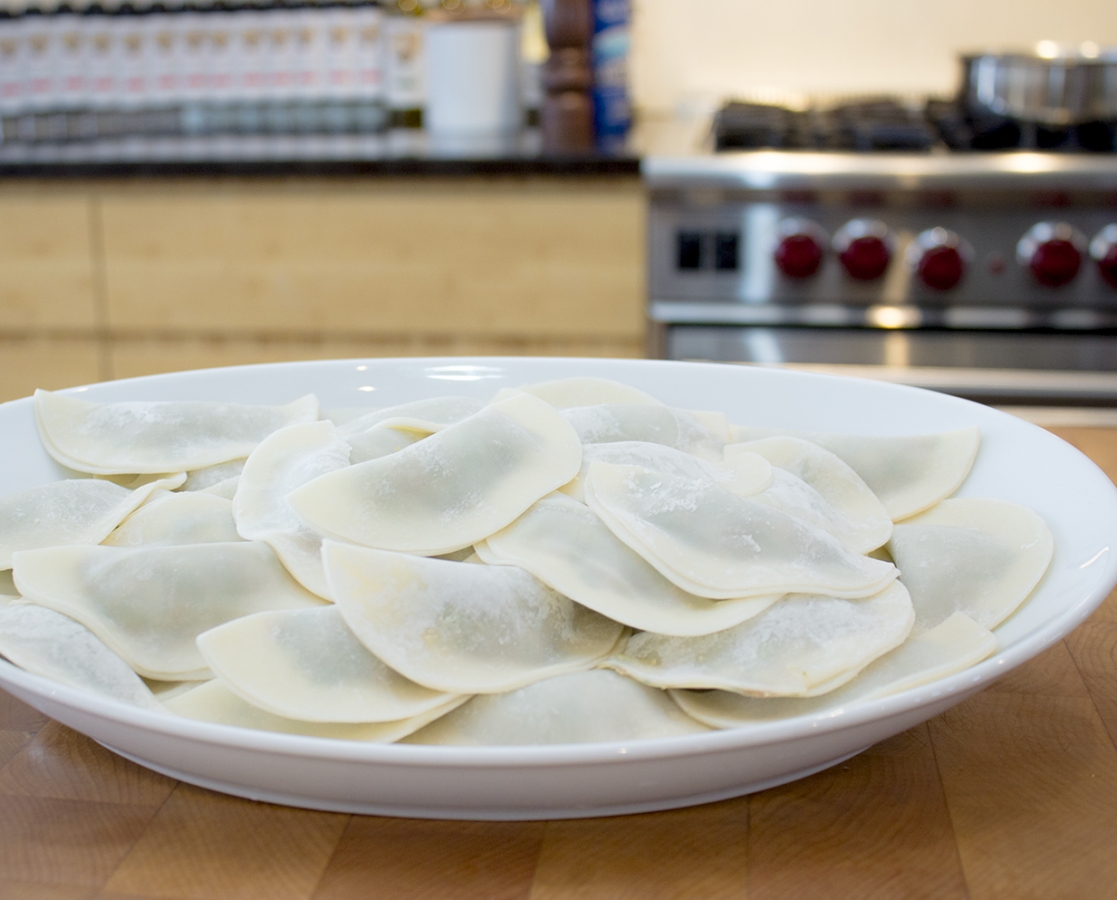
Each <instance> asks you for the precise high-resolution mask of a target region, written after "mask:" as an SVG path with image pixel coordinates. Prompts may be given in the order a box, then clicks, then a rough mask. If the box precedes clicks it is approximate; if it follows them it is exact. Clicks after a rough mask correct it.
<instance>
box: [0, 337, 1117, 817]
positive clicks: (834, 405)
mask: <svg viewBox="0 0 1117 900" xmlns="http://www.w3.org/2000/svg"><path fill="white" fill-rule="evenodd" d="M572 375H596V376H601V377H605V378H612V379H615V380H618V381H623V382H625V383H627V384H631V385H633V386H635V387H638V388H641V389H643V390H645V391H647V392H649V393H651V394H653V395H654V396H656V397H658V398H660V399H661V400H663V401H664V402H666V403H668V404H671V405H673V406H679V407H685V408H689V409H708V410H720V411H722V412H725V413H726V414H727V415H728V416H729V419H730V421H731V422H734V423H737V424H754V425H762V426H774V427H786V428H794V429H802V430H810V431H836V432H850V433H861V434H920V433H927V432H934V431H945V430H950V429H955V428H962V427H966V426H970V425H979V426H980V427H981V430H982V448H981V452H980V454H979V456H978V460H977V463H976V464H975V466H974V469H973V472H972V473H971V475H970V477H969V478H968V479H967V481H966V483H965V485H963V487H962V489H961V490H960V491H959V496H979V497H994V498H1001V499H1006V500H1013V501H1016V502H1018V503H1023V504H1025V505H1027V506H1029V507H1031V508H1032V509H1034V510H1035V511H1036V512H1038V513H1039V514H1040V515H1042V516H1043V517H1044V519H1045V520H1046V521H1047V523H1048V525H1049V526H1050V527H1051V531H1052V533H1053V535H1054V539H1055V556H1054V560H1053V562H1052V564H1051V568H1050V569H1049V571H1048V572H1047V574H1046V576H1045V577H1044V579H1043V581H1042V582H1041V583H1040V585H1039V587H1038V588H1037V589H1036V591H1035V593H1034V594H1033V595H1032V597H1031V598H1030V599H1029V600H1028V602H1027V603H1026V604H1025V605H1024V607H1023V608H1021V609H1020V610H1019V611H1018V612H1017V613H1016V614H1015V615H1014V616H1012V617H1011V618H1010V619H1009V620H1008V621H1007V622H1005V623H1004V624H1003V625H1002V626H1000V627H999V628H998V629H997V635H998V638H999V639H1000V642H1001V646H1002V649H1001V650H1000V651H999V652H998V653H996V654H995V655H994V656H992V657H991V658H989V659H987V660H985V661H984V662H982V663H980V664H979V665H977V666H974V667H973V668H971V669H968V670H966V671H964V672H961V673H959V674H957V675H953V676H951V677H948V678H943V679H941V680H939V681H936V682H934V683H932V684H929V685H926V686H923V687H920V688H916V689H913V690H909V691H906V692H904V693H901V694H897V695H894V696H891V697H887V698H884V699H881V700H877V701H873V702H869V703H863V704H860V705H856V706H851V707H850V708H848V709H839V710H831V711H829V712H827V713H825V714H815V715H805V716H799V717H795V718H791V719H786V720H781V721H776V722H766V723H762V724H757V725H752V726H749V727H746V728H737V729H731V730H725V731H716V732H710V733H707V734H697V735H688V736H684V737H677V738H670V739H658V740H648V741H636V742H630V743H608V744H582V745H562V746H547V747H476V748H472V747H424V746H414V745H380V744H361V743H354V742H346V741H337V740H327V739H321V738H307V737H299V736H292V735H285V734H273V733H269V732H261V731H250V730H245V729H239V728H231V727H227V726H221V725H213V724H208V723H204V722H197V721H193V720H189V719H180V718H177V717H172V716H163V715H159V714H156V713H150V712H145V711H143V710H140V709H136V708H132V707H129V706H125V705H123V704H120V703H117V702H115V701H113V700H109V699H105V698H102V697H99V696H97V695H95V694H91V693H85V692H83V691H79V690H75V689H72V688H68V687H65V686H63V685H58V684H55V683H53V682H51V681H48V680H46V679H43V678H39V677H37V676H34V675H30V674H28V673H26V672H23V671H22V670H20V669H17V668H15V667H14V666H12V665H9V664H8V663H6V662H3V661H2V660H0V687H3V688H4V689H5V690H7V691H9V692H11V693H12V694H14V695H15V696H16V697H18V698H19V699H21V700H23V701H25V702H26V703H29V704H30V705H31V706H34V707H35V708H37V709H39V710H41V711H42V712H44V713H46V714H47V715H49V716H51V717H53V718H55V719H57V720H58V721H60V722H62V723H64V724H66V725H68V726H70V727H71V728H74V729H76V730H78V731H80V732H83V733H84V734H87V735H89V736H90V737H92V738H93V739H94V740H96V741H98V742H100V743H101V744H103V745H105V746H106V747H108V748H110V749H112V750H115V751H116V752H117V753H120V754H121V755H122V756H125V757H128V758H129V759H132V760H135V761H136V762H139V763H141V764H142V765H145V766H147V767H149V768H152V769H155V770H156V771H159V772H162V773H164V774H167V775H170V776H173V777H175V778H179V779H182V780H183V781H187V782H190V783H192V784H197V785H201V786H204V787H209V788H213V789H215V790H219V791H224V792H226V793H230V794H236V795H239V796H242V797H249V798H252V799H256V800H267V801H271V802H275V803H284V804H290V805H294V806H303V807H309V808H313V809H323V810H336V811H341V812H354V813H372V814H384V815H397V816H413V817H424V818H454V819H546V818H564V817H577V816H600V815H615V814H618V813H631V812H642V811H649V810H657V809H668V808H672V807H678V806H685V805H689V804H694V803H702V802H706V801H712V800H718V799H722V798H726V797H733V796H737V795H741V794H745V793H749V792H752V791H757V790H761V789H763V788H766V787H770V786H773V785H777V784H782V783H784V782H787V781H791V780H793V779H796V778H800V777H803V776H805V775H808V774H811V773H813V772H816V771H819V770H821V769H824V768H826V767H827V766H831V765H833V764H835V763H837V762H840V761H841V760H843V759H846V758H848V757H849V756H851V755H853V754H855V753H857V752H859V751H861V750H863V749H865V748H866V747H869V746H871V745H872V744H874V743H876V742H878V741H880V740H883V739H884V738H887V737H890V736H892V735H894V734H897V733H899V732H901V731H903V730H905V729H907V728H910V727H912V726H914V725H916V724H918V723H920V722H923V721H925V720H926V719H929V718H931V717H932V716H935V715H937V714H938V713H940V712H942V711H943V710H945V709H947V708H949V707H951V706H953V705H954V704H956V703H959V702H960V701H962V700H964V699H965V698H966V697H968V696H970V695H971V694H973V693H975V692H976V691H979V690H981V689H982V688H983V687H985V686H986V685H988V684H989V683H990V682H992V681H993V680H994V679H995V678H997V677H999V676H1000V675H1003V674H1004V673H1005V672H1007V671H1009V670H1010V669H1012V668H1014V667H1015V666H1018V665H1020V664H1021V663H1023V662H1025V661H1026V660H1028V659H1030V658H1031V657H1033V656H1035V655H1036V654H1038V653H1040V652H1041V651H1042V650H1043V649H1045V648H1046V647H1048V646H1050V645H1051V644H1052V643H1054V642H1055V641H1058V640H1060V639H1061V638H1062V637H1064V636H1065V635H1066V634H1068V633H1069V632H1070V631H1071V630H1072V629H1073V628H1074V627H1075V626H1077V625H1078V624H1079V623H1081V622H1082V621H1083V620H1084V619H1085V618H1086V617H1087V616H1088V615H1089V614H1090V613H1091V612H1092V611H1093V610H1094V609H1095V608H1097V606H1098V605H1099V604H1100V603H1101V602H1102V601H1103V600H1104V599H1105V597H1106V596H1107V594H1108V593H1109V591H1110V590H1111V589H1112V588H1113V586H1114V584H1115V583H1117V489H1115V488H1114V486H1113V484H1112V483H1110V481H1109V479H1108V478H1107V477H1106V476H1105V475H1104V474H1103V473H1102V472H1101V470H1099V469H1098V468H1097V467H1096V466H1095V465H1094V464H1093V463H1092V462H1090V460H1088V459H1087V458H1086V457H1085V456H1083V455H1082V454H1081V453H1079V452H1078V451H1077V450H1075V449H1074V448H1072V447H1071V446H1070V445H1068V444H1066V443H1065V442H1063V441H1061V440H1059V439H1058V438H1056V437H1054V436H1053V435H1051V434H1049V433H1048V432H1045V431H1043V430H1042V429H1040V428H1037V427H1035V426H1033V425H1030V424H1028V423H1026V422H1023V421H1021V420H1019V419H1016V418H1013V417H1012V416H1009V415H1006V414H1004V413H1000V412H998V411H996V410H993V409H990V408H987V407H983V406H979V405H977V404H973V403H969V402H966V401H964V400H959V399H957V398H954V397H949V396H946V395H943V394H935V393H930V392H927V391H921V390H917V389H914V388H907V387H902V386H898V385H892V384H884V383H879V382H872V381H863V380H853V379H844V378H835V377H829V376H822V375H814V374H806V373H801V372H793V371H786V370H774V369H761V368H754V367H746V366H728V365H707V364H697V363H675V362H662V361H647V360H595V359H539V358H536V359H531V358H477V359H466V358H452V359H395V360H389V359H368V360H337V361H326V362H301V363H281V364H275V365H264V366H247V367H242V368H231V369H210V370H203V371H196V372H181V373H176V374H171V375H159V376H151V377H146V378H136V379H129V380H124V381H117V382H111V383H105V384H96V385H90V386H88V387H81V388H73V389H71V392H72V393H74V394H75V395H77V396H81V397H84V398H86V399H89V400H97V401H115V400H172V399H179V400H187V399H194V400H236V401H242V402H251V403H284V402H287V401H289V400H292V399H294V398H296V397H298V396H301V395H303V394H306V393H308V392H313V393H315V394H317V395H318V397H319V398H320V400H321V402H322V406H323V408H324V409H331V408H340V407H355V406H389V405H392V404H395V403H400V402H404V401H406V400H413V399H418V398H420V397H427V396H434V395H439V394H463V395H469V396H474V397H477V398H479V399H487V398H489V397H491V396H492V395H493V394H494V393H495V392H496V391H497V389H499V388H501V387H517V386H520V385H523V384H528V383H531V382H535V381H543V380H548V379H553V378H562V377H566V376H572ZM67 474H68V473H66V472H65V470H63V469H61V468H60V467H58V466H57V465H56V464H55V463H54V462H53V461H52V460H51V459H50V458H49V457H48V456H47V455H46V453H45V452H44V451H43V450H42V449H41V447H40V444H39V441H38V438H37V435H36V432H35V425H34V420H33V415H32V406H31V401H30V400H29V399H24V400H17V401H13V402H10V403H5V404H3V405H0V496H3V495H5V494H9V493H13V492H15V491H17V490H21V489H23V488H26V487H30V486H33V485H36V484H41V483H45V482H47V481H52V480H56V479H58V478H62V477H66V476H67Z"/></svg>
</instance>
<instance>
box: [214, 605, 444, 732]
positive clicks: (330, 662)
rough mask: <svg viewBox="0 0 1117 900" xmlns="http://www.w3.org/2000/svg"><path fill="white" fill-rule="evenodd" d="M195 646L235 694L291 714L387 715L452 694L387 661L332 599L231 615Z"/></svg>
mask: <svg viewBox="0 0 1117 900" xmlns="http://www.w3.org/2000/svg"><path fill="white" fill-rule="evenodd" d="M198 649H199V650H201V651H202V656H204V657H205V659H206V662H208V663H209V666H210V668H211V669H213V671H214V672H215V673H216V674H217V677H218V678H220V679H221V680H222V681H223V682H224V683H225V685H226V687H228V688H229V689H230V690H232V691H233V693H235V694H238V695H239V696H240V697H241V698H243V699H244V700H247V701H248V702H249V703H251V704H252V705H253V706H256V707H259V708H260V709H263V710H265V711H267V712H270V713H273V714H274V715H277V716H283V717H284V718H288V719H298V720H302V721H307V722H391V721H395V720H397V719H408V718H411V717H413V716H418V715H422V714H423V713H427V712H430V711H432V710H435V709H439V708H442V707H444V706H445V705H446V704H447V702H448V701H450V700H452V699H453V696H452V695H450V694H446V693H444V692H441V691H432V690H430V689H429V688H425V687H422V686H420V685H417V684H415V683H414V682H413V681H408V680H407V679H406V678H404V677H403V676H402V675H400V674H399V673H398V672H396V671H395V670H393V669H390V668H388V666H386V665H384V663H382V662H381V661H380V660H379V659H377V658H376V657H375V656H373V655H372V654H371V653H369V651H368V650H367V649H366V647H365V646H364V644H362V643H361V642H360V641H359V640H357V638H356V636H355V635H354V634H353V632H352V631H350V630H349V626H348V625H346V624H345V620H344V619H343V618H342V616H341V611H340V610H338V609H337V607H335V606H326V607H322V608H320V609H294V610H276V611H272V612H262V613H256V614H254V615H251V616H244V617H243V618H240V619H234V620H233V621H232V622H226V623H225V624H224V625H219V626H217V627H216V628H213V629H211V630H209V631H206V632H203V633H202V634H200V635H198Z"/></svg>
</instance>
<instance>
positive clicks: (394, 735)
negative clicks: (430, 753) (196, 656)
mask: <svg viewBox="0 0 1117 900" xmlns="http://www.w3.org/2000/svg"><path fill="white" fill-rule="evenodd" d="M467 699H468V698H467V697H453V698H451V699H450V700H448V701H447V702H446V704H445V705H444V706H442V707H439V708H438V709H435V710H431V711H429V712H426V713H423V714H422V715H420V716H416V717H414V718H412V719H404V720H402V721H398V722H361V723H356V724H354V723H352V722H300V721H298V720H296V719H288V718H285V717H283V716H276V715H273V714H272V713H270V712H266V711H264V710H262V709H259V708H258V707H255V706H253V705H252V704H250V703H246V702H245V701H244V700H242V699H241V698H240V697H238V696H237V695H236V694H234V693H233V692H232V691H230V690H229V689H228V687H226V686H225V685H224V684H223V683H222V682H221V681H220V680H219V679H214V680H213V681H207V682H205V683H204V684H200V685H198V686H197V687H196V688H193V689H191V690H189V691H186V692H185V693H183V694H179V695H178V696H177V697H173V698H171V699H169V700H167V701H166V703H165V704H164V705H165V706H166V708H167V709H169V710H170V711H171V712H173V713H175V714H177V715H180V716H185V717H186V718H188V719H198V720H200V721H202V722H214V723H216V724H218V725H234V726H236V727H237V728H252V729H255V730H257V731H278V732H281V733H283V734H301V735H305V736H306V737H323V738H333V739H335V740H342V741H369V742H372V743H380V744H390V743H392V742H393V741H398V740H399V739H400V738H402V737H406V736H407V735H409V734H411V733H412V732H413V731H418V730H419V729H420V728H422V727H423V726H424V725H426V724H427V723H429V722H433V721H434V720H435V719H437V718H438V717H439V716H441V715H444V714H445V713H447V712H449V711H450V710H452V709H454V708H455V707H457V706H460V705H461V704H462V703H464V702H465V701H466V700H467Z"/></svg>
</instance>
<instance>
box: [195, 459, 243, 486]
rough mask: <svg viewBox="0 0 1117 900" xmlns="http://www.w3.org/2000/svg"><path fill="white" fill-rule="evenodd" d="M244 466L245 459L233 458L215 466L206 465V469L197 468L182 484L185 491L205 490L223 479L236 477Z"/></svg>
mask: <svg viewBox="0 0 1117 900" xmlns="http://www.w3.org/2000/svg"><path fill="white" fill-rule="evenodd" d="M243 468H244V460H243V459H231V460H229V461H228V462H223V463H218V464H217V465H215V466H206V467H205V468H204V469H195V470H194V471H193V472H190V473H189V474H188V475H187V477H186V483H185V484H184V485H183V486H182V489H183V490H184V491H204V490H208V489H209V488H212V487H214V486H216V485H218V484H221V482H223V481H228V480H229V479H231V478H236V477H237V476H238V475H240V473H241V470H242V469H243Z"/></svg>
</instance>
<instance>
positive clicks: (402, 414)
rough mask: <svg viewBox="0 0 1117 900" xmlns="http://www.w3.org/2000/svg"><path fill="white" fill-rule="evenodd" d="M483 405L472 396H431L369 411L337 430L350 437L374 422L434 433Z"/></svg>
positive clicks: (465, 417) (466, 417)
mask: <svg viewBox="0 0 1117 900" xmlns="http://www.w3.org/2000/svg"><path fill="white" fill-rule="evenodd" d="M484 405H485V404H483V403H482V402H481V401H480V400H474V399H473V398H472V397H457V396H446V397H429V398H427V399H425V400H413V401H412V402H410V403H401V404H399V405H398V406H389V407H385V408H384V409H377V410H374V411H370V412H368V413H365V415H363V416H361V417H359V418H357V419H352V420H350V421H348V422H346V423H345V424H344V425H342V426H340V427H339V429H338V430H339V433H340V434H341V436H342V437H344V438H346V439H347V440H348V439H349V438H350V437H354V436H356V435H358V434H360V433H361V432H363V431H367V430H368V429H369V428H371V427H372V426H374V425H390V426H391V427H392V428H398V429H400V430H401V431H415V432H418V433H419V434H421V435H428V434H434V433H435V432H436V431H441V430H442V429H443V428H445V427H447V426H448V425H453V424H454V423H455V422H460V421H462V420H463V419H468V418H469V417H470V416H472V415H473V414H474V413H477V412H480V411H481V409H482V408H483V407H484Z"/></svg>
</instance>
